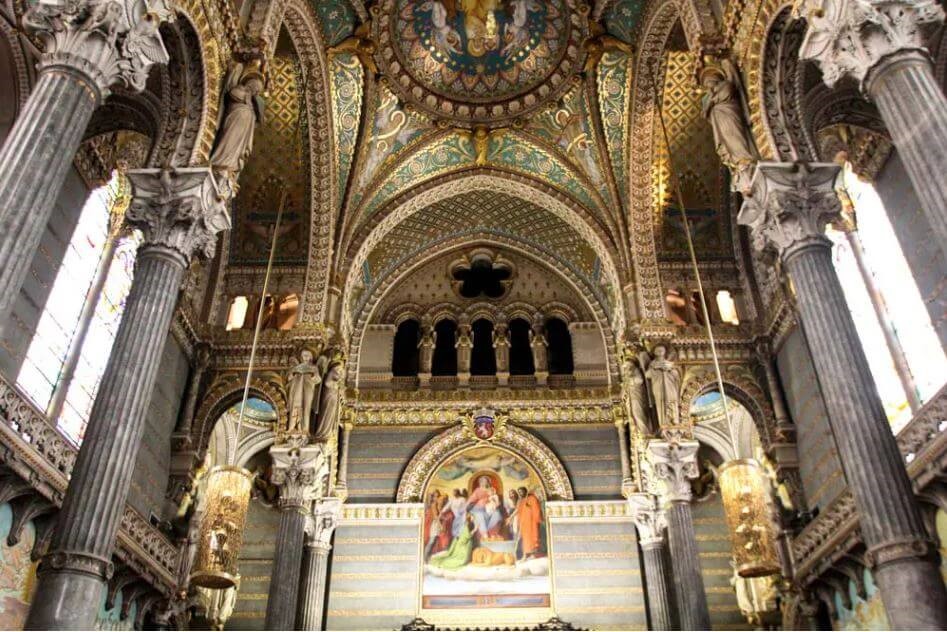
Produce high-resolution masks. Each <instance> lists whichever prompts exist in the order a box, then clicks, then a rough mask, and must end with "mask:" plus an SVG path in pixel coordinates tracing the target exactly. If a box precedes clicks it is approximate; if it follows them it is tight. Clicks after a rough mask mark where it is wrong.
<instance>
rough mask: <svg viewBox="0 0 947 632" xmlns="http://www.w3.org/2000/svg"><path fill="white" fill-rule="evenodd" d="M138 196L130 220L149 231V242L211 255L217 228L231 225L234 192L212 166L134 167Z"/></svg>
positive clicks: (132, 174)
mask: <svg viewBox="0 0 947 632" xmlns="http://www.w3.org/2000/svg"><path fill="white" fill-rule="evenodd" d="M126 175H127V176H128V179H129V180H130V181H131V183H132V201H131V204H130V205H129V207H128V210H127V211H126V212H125V221H126V222H127V223H128V224H129V225H130V226H131V227H133V228H138V229H140V230H141V232H142V234H143V235H144V244H143V245H144V246H157V247H163V248H167V249H169V250H172V251H174V252H177V253H178V254H180V255H181V256H182V257H184V259H185V261H188V260H190V258H191V257H192V256H193V255H194V254H197V253H199V254H203V255H204V256H206V257H211V256H213V254H214V247H215V245H216V243H217V233H219V232H220V231H222V230H227V229H229V228H230V209H229V204H228V202H229V199H230V193H229V189H227V188H226V185H224V186H223V187H221V186H220V185H219V184H218V182H217V181H216V180H215V179H214V176H213V174H212V173H211V170H210V169H209V168H207V167H188V168H180V169H178V168H171V169H134V170H131V171H128V172H127V174H126Z"/></svg>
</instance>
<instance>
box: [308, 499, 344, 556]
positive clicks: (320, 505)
mask: <svg viewBox="0 0 947 632" xmlns="http://www.w3.org/2000/svg"><path fill="white" fill-rule="evenodd" d="M341 518H342V499H340V498H324V499H322V500H320V501H318V502H316V504H315V506H314V507H313V511H312V519H313V520H312V531H311V532H310V533H309V534H308V537H307V539H306V546H308V547H310V548H314V549H319V550H321V551H326V552H328V551H330V550H331V549H332V544H331V543H332V534H333V533H335V528H336V527H338V526H339V520H340V519H341Z"/></svg>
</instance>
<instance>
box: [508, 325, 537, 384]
mask: <svg viewBox="0 0 947 632" xmlns="http://www.w3.org/2000/svg"><path fill="white" fill-rule="evenodd" d="M529 331H530V327H529V323H528V322H526V321H525V320H523V319H522V318H514V319H513V320H512V321H510V375H533V374H534V373H536V367H535V365H534V364H533V349H532V347H530V346H529Z"/></svg>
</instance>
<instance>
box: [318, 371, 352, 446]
mask: <svg viewBox="0 0 947 632" xmlns="http://www.w3.org/2000/svg"><path fill="white" fill-rule="evenodd" d="M344 379H345V365H344V364H342V363H341V362H335V363H333V364H332V365H331V366H330V367H329V370H328V371H327V372H326V374H325V379H324V380H323V381H322V391H321V393H320V398H319V410H318V411H317V414H315V415H313V419H314V421H315V424H314V428H313V432H312V435H313V439H315V440H316V441H319V442H325V441H328V440H329V439H331V438H332V437H334V436H335V435H336V433H337V432H338V430H339V405H340V403H341V398H342V391H341V389H342V382H343V380H344Z"/></svg>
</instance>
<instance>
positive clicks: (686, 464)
mask: <svg viewBox="0 0 947 632" xmlns="http://www.w3.org/2000/svg"><path fill="white" fill-rule="evenodd" d="M699 447H700V443H698V442H697V441H679V442H678V441H675V442H668V441H649V442H648V455H647V460H648V464H649V466H650V467H649V469H650V474H651V477H650V479H651V480H650V481H649V482H650V483H651V490H652V491H653V493H654V494H656V495H657V496H658V498H660V501H661V506H662V507H667V506H668V505H670V504H672V503H688V502H690V500H691V496H692V495H693V492H692V491H691V484H690V481H691V479H694V478H697V476H698V474H699V470H698V467H697V450H698V448H699Z"/></svg>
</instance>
